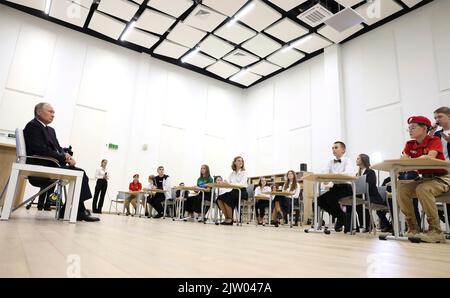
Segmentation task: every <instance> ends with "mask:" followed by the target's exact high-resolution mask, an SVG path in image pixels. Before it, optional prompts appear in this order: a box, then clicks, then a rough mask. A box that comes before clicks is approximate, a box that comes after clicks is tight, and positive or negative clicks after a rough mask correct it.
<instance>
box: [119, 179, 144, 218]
mask: <svg viewBox="0 0 450 298" xmlns="http://www.w3.org/2000/svg"><path fill="white" fill-rule="evenodd" d="M141 189H142V184H141V183H140V182H139V174H134V175H133V181H132V182H131V183H130V185H129V187H128V190H129V191H132V192H134V191H140V190H141ZM136 197H137V196H136V195H134V194H133V195H129V196H128V197H127V198H126V199H125V202H124V203H123V204H124V207H125V210H126V211H127V213H126V215H127V216H128V215H130V214H131V213H130V203H131V205H133V208H134V210H136Z"/></svg>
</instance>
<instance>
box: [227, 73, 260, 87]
mask: <svg viewBox="0 0 450 298" xmlns="http://www.w3.org/2000/svg"><path fill="white" fill-rule="evenodd" d="M261 78H262V76H260V75H257V74H254V73H251V72H250V71H248V70H242V71H240V72H238V73H237V74H235V75H234V76H232V77H231V78H230V80H231V81H233V82H236V83H238V84H241V85H244V86H250V85H251V84H253V83H254V82H256V81H258V80H259V79H261Z"/></svg>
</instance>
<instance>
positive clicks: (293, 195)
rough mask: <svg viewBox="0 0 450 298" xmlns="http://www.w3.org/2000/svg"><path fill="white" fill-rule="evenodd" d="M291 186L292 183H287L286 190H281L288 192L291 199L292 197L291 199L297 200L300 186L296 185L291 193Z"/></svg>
mask: <svg viewBox="0 0 450 298" xmlns="http://www.w3.org/2000/svg"><path fill="white" fill-rule="evenodd" d="M291 186H292V182H291V183H289V186H288V188H287V189H283V191H287V192H290V193H291V194H292V195H291V197H293V198H298V197H299V195H300V184H298V183H297V188H296V189H295V190H294V191H291Z"/></svg>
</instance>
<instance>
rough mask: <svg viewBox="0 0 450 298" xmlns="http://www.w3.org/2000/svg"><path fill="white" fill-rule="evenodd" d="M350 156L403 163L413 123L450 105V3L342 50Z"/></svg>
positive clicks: (409, 17)
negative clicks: (414, 118) (417, 117)
mask: <svg viewBox="0 0 450 298" xmlns="http://www.w3.org/2000/svg"><path fill="white" fill-rule="evenodd" d="M342 53H343V81H344V85H345V87H344V90H345V114H346V115H347V117H346V118H345V123H346V124H345V125H346V127H347V136H348V138H347V140H348V145H349V148H350V154H351V155H352V156H356V155H357V154H359V153H363V152H364V153H368V154H371V155H372V156H373V155H374V153H376V152H379V153H381V156H382V158H383V159H392V158H398V157H399V156H400V154H401V152H402V149H403V145H404V143H405V141H406V140H408V138H409V135H408V133H407V132H406V128H407V124H406V121H407V119H408V117H410V116H412V115H424V116H427V117H430V118H432V117H433V111H434V110H435V109H436V108H438V107H440V106H442V105H447V106H448V105H450V55H449V53H450V1H446V0H436V1H434V2H433V3H430V4H428V5H426V6H424V7H422V8H420V9H418V10H416V11H413V12H411V13H410V14H407V15H405V16H403V17H401V18H399V19H397V20H394V21H393V22H391V23H389V24H386V25H384V26H382V27H380V28H378V29H376V30H374V31H372V32H369V33H368V34H365V35H363V36H361V37H359V38H357V39H354V40H352V41H350V42H348V43H346V44H344V45H343V47H342Z"/></svg>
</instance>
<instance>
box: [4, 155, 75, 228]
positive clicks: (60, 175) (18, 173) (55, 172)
mask: <svg viewBox="0 0 450 298" xmlns="http://www.w3.org/2000/svg"><path fill="white" fill-rule="evenodd" d="M28 176H32V177H43V178H49V179H54V180H66V181H68V182H69V192H68V194H67V198H66V207H65V212H64V220H66V221H67V220H69V222H70V223H76V222H77V214H78V204H79V201H80V193H81V183H82V181H83V172H82V171H77V170H70V169H63V168H54V167H44V166H38V165H30V164H22V163H13V164H12V169H11V177H10V180H9V184H8V189H7V191H6V196H5V203H4V205H3V209H2V216H1V220H8V219H9V217H10V215H11V208H12V203H13V200H14V197H15V196H16V192H17V187H18V185H19V182H20V180H21V179H24V178H25V177H28Z"/></svg>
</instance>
